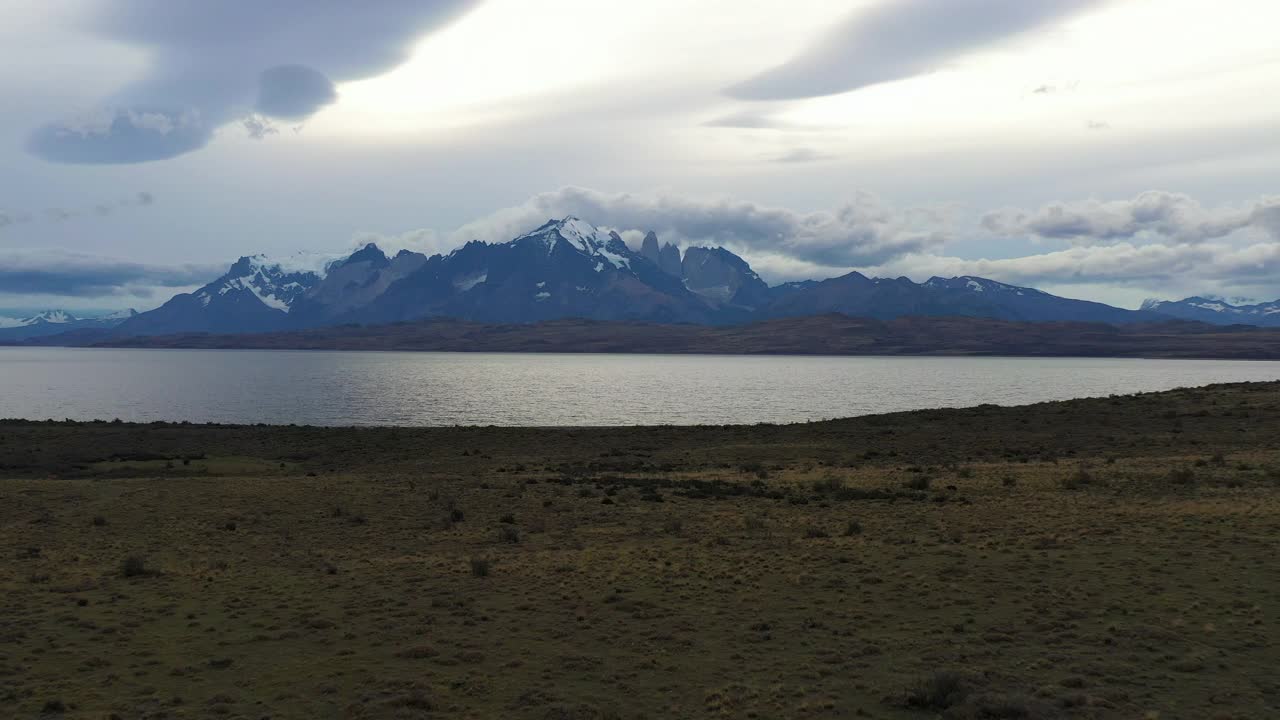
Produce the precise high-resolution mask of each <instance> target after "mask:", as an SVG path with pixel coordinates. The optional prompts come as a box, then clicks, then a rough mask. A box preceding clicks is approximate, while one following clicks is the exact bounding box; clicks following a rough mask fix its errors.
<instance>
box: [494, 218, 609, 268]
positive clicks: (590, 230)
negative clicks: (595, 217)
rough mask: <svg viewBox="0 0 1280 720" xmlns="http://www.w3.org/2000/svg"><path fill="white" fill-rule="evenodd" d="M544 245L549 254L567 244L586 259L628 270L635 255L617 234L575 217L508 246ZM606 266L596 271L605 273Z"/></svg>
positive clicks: (555, 222)
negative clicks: (535, 243)
mask: <svg viewBox="0 0 1280 720" xmlns="http://www.w3.org/2000/svg"><path fill="white" fill-rule="evenodd" d="M531 240H532V241H536V242H541V243H542V244H543V245H545V246H546V248H547V254H548V255H550V254H551V253H552V252H553V251H554V250H555V249H556V246H557V245H558V244H559V243H562V242H563V243H564V244H566V245H567V246H568V247H571V248H573V249H574V250H576V251H577V252H580V253H582V254H583V255H586V256H587V257H592V258H597V259H599V260H600V261H602V263H607V264H608V266H609V267H611V268H614V269H618V270H620V269H624V268H627V269H629V268H630V267H631V256H632V252H631V250H630V248H628V247H627V245H626V243H625V242H623V240H622V238H621V237H619V236H618V235H617V234H616V233H606V232H603V231H601V230H600V229H599V228H597V227H596V226H594V225H592V224H591V223H589V222H586V221H584V220H582V219H580V218H576V217H573V216H569V217H566V218H564V219H562V220H551V221H548V222H547V223H546V224H544V225H542V227H539V228H538V229H537V230H534V231H533V232H531V233H526V234H524V235H521V236H520V237H518V238H516V239H515V240H512V241H511V242H509V243H506V244H508V245H515V244H517V243H523V242H529V241H531ZM603 270H604V265H603V264H602V265H600V266H598V267H597V268H596V272H602V271H603Z"/></svg>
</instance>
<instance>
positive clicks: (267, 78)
mask: <svg viewBox="0 0 1280 720" xmlns="http://www.w3.org/2000/svg"><path fill="white" fill-rule="evenodd" d="M337 99H338V92H337V91H336V90H334V88H333V82H332V81H331V80H329V78H327V77H325V76H324V75H322V74H321V73H320V71H318V70H315V69H312V68H309V67H306V66H303V65H280V66H278V67H273V68H267V69H266V70H263V71H262V74H261V75H260V76H258V103H257V105H256V106H255V109H256V110H257V111H258V112H260V113H262V114H263V115H268V116H270V117H276V118H285V119H301V118H305V117H307V116H308V115H311V114H312V113H314V112H315V111H317V110H319V109H320V108H322V107H324V106H325V105H328V104H330V103H332V102H333V101H334V100H337Z"/></svg>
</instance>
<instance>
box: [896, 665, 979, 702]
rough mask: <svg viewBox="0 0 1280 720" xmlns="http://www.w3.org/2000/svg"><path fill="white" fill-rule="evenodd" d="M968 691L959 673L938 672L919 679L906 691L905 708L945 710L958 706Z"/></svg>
mask: <svg viewBox="0 0 1280 720" xmlns="http://www.w3.org/2000/svg"><path fill="white" fill-rule="evenodd" d="M968 695H969V690H968V687H967V686H966V683H965V681H964V677H963V676H961V675H960V674H959V673H954V672H949V671H940V672H935V673H933V674H932V675H930V676H928V677H926V678H921V679H920V680H919V681H918V682H917V683H916V684H915V686H914V687H912V688H911V689H910V690H908V691H907V696H906V706H907V707H913V708H921V709H925V710H946V709H947V708H950V707H952V706H954V705H959V704H960V703H962V702H964V699H965V698H966V697H968Z"/></svg>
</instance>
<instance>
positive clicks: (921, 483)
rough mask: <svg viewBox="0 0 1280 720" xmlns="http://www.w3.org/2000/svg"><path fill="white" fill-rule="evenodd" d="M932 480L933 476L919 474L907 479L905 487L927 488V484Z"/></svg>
mask: <svg viewBox="0 0 1280 720" xmlns="http://www.w3.org/2000/svg"><path fill="white" fill-rule="evenodd" d="M932 482H933V478H931V477H929V476H928V475H919V476H917V477H913V478H911V479H910V480H908V481H907V488H909V489H911V490H928V489H929V485H930V484H931V483H932Z"/></svg>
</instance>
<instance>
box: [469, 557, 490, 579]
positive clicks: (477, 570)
mask: <svg viewBox="0 0 1280 720" xmlns="http://www.w3.org/2000/svg"><path fill="white" fill-rule="evenodd" d="M489 565H490V562H489V559H488V558H471V575H472V576H474V577H489Z"/></svg>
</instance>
